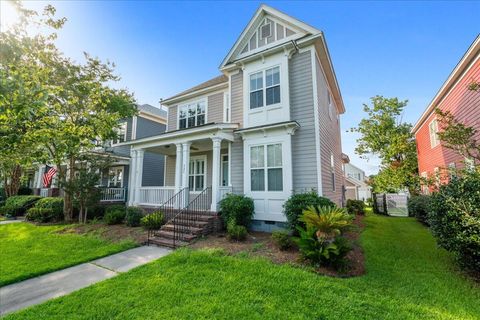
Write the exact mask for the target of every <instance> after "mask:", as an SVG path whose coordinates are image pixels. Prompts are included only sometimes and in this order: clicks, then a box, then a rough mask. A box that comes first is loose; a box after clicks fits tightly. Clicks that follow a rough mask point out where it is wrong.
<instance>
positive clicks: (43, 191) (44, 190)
mask: <svg viewBox="0 0 480 320" xmlns="http://www.w3.org/2000/svg"><path fill="white" fill-rule="evenodd" d="M40 197H43V198H45V197H48V188H41V189H40Z"/></svg>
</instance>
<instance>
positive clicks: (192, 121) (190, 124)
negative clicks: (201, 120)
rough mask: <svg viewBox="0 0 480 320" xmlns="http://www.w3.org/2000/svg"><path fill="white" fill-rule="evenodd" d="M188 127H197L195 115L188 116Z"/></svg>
mask: <svg viewBox="0 0 480 320" xmlns="http://www.w3.org/2000/svg"><path fill="white" fill-rule="evenodd" d="M188 127H189V128H191V127H195V117H189V118H188Z"/></svg>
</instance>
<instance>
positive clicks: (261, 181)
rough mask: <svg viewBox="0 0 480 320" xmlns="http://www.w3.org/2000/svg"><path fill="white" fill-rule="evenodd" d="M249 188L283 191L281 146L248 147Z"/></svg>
mask: <svg viewBox="0 0 480 320" xmlns="http://www.w3.org/2000/svg"><path fill="white" fill-rule="evenodd" d="M265 187H266V190H265ZM250 188H251V191H283V159H282V144H269V145H262V146H253V147H250Z"/></svg>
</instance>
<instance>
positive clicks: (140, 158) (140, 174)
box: [134, 149, 145, 205]
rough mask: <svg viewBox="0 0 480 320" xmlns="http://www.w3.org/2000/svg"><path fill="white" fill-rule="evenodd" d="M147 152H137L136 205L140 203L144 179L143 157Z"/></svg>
mask: <svg viewBox="0 0 480 320" xmlns="http://www.w3.org/2000/svg"><path fill="white" fill-rule="evenodd" d="M144 153H145V151H144V150H143V149H139V150H137V157H136V167H137V170H136V172H135V201H134V205H138V202H139V201H140V188H141V187H142V177H143V155H144Z"/></svg>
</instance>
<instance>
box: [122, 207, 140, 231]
mask: <svg viewBox="0 0 480 320" xmlns="http://www.w3.org/2000/svg"><path fill="white" fill-rule="evenodd" d="M142 218H143V210H142V209H141V208H138V207H128V208H127V214H126V215H125V224H126V225H127V226H129V227H138V226H139V225H140V220H142Z"/></svg>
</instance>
